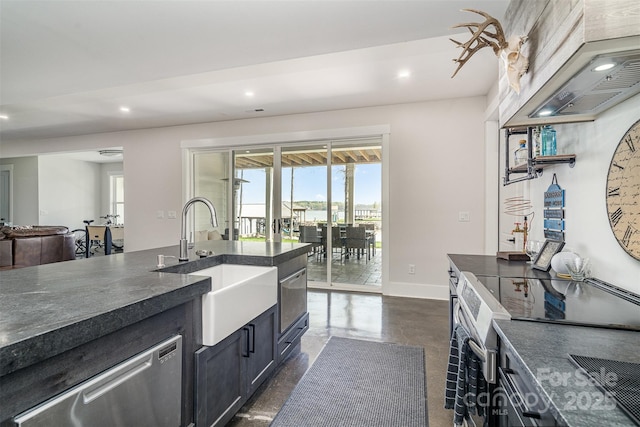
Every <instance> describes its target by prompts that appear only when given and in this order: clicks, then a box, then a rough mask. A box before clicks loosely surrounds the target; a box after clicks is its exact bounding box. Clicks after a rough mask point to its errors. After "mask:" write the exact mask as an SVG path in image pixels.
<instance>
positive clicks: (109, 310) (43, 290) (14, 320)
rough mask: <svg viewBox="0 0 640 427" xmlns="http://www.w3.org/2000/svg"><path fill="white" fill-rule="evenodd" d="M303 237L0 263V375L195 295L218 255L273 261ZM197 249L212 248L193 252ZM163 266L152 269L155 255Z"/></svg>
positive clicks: (292, 251)
mask: <svg viewBox="0 0 640 427" xmlns="http://www.w3.org/2000/svg"><path fill="white" fill-rule="evenodd" d="M307 247H308V245H307V244H290V243H271V244H265V243H260V242H236V241H207V242H202V243H198V244H197V245H196V247H195V248H194V249H192V250H190V251H189V255H190V259H189V261H188V262H182V263H178V261H177V255H178V252H179V249H178V246H177V245H176V246H170V247H165V248H158V249H150V250H144V251H137V252H129V253H123V254H114V255H110V256H100V257H92V258H89V259H81V260H75V261H67V262H61V263H55V264H46V265H41V266H36V267H27V268H22V269H15V270H5V271H0V307H1V309H0V376H2V375H6V374H8V373H10V372H13V371H16V370H18V369H21V368H24V367H26V366H29V365H31V364H34V363H37V362H39V361H42V360H44V359H46V358H49V357H52V356H54V355H56V354H60V353H62V352H64V351H67V350H69V349H72V348H74V347H76V346H78V345H81V344H84V343H86V342H89V341H91V340H93V339H96V338H99V337H101V336H104V335H107V334H109V333H112V332H114V331H117V330H119V329H121V328H123V327H125V326H128V325H131V324H134V323H136V322H139V321H141V320H143V319H145V318H148V317H151V316H153V315H156V314H158V313H161V312H163V311H165V310H167V309H169V308H172V307H175V306H178V305H180V304H183V303H185V302H187V301H190V300H193V299H194V298H197V297H199V296H200V295H202V294H204V293H206V292H208V291H210V290H211V279H209V278H205V277H198V276H189V275H186V274H173V273H189V272H192V271H197V270H200V269H202V268H207V267H211V266H214V265H217V264H221V263H230V264H247V265H278V264H281V263H282V262H285V261H287V260H289V259H291V258H294V257H296V256H299V255H302V254H304V253H306V252H307ZM196 249H206V250H212V251H214V253H215V255H213V256H209V257H207V258H199V257H197V256H196V255H195V250H196ZM158 254H163V255H170V256H175V257H176V258H167V259H166V260H165V264H166V265H167V267H166V268H164V269H162V271H157V268H156V264H157V255H158Z"/></svg>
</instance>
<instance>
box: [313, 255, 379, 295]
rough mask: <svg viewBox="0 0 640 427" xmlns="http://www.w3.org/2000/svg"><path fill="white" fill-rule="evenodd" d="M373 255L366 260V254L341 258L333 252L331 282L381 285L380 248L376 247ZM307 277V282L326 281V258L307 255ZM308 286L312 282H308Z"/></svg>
mask: <svg viewBox="0 0 640 427" xmlns="http://www.w3.org/2000/svg"><path fill="white" fill-rule="evenodd" d="M375 252H376V253H375V255H374V254H373V253H371V259H370V260H369V261H368V262H367V259H366V255H364V256H361V257H360V259H358V258H357V257H356V256H355V255H351V256H350V257H349V258H348V259H345V258H344V256H343V257H342V258H341V257H340V253H339V252H335V253H334V254H333V257H332V261H331V274H332V276H333V283H336V284H349V285H367V286H382V249H381V248H376V251H375ZM307 272H308V275H307V279H308V281H309V282H321V283H327V258H324V256H322V255H320V256H319V257H318V256H316V254H311V255H309V259H308V264H307ZM310 286H313V284H311V283H310Z"/></svg>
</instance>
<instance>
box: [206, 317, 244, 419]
mask: <svg viewBox="0 0 640 427" xmlns="http://www.w3.org/2000/svg"><path fill="white" fill-rule="evenodd" d="M244 346H245V333H244V331H243V330H242V329H241V330H239V331H236V332H234V333H233V334H231V335H230V336H228V337H227V338H225V339H224V340H222V341H221V342H219V343H218V344H216V345H215V346H214V347H203V348H201V349H200V350H198V351H197V352H196V354H195V356H196V378H195V383H196V396H195V407H196V409H195V410H196V414H195V419H196V422H197V425H198V426H206V427H209V426H224V425H225V424H226V423H227V422H229V420H231V418H232V417H233V415H234V414H235V413H236V412H237V411H238V410H239V409H240V408H241V407H242V405H243V404H244V401H245V400H246V394H245V391H246V386H245V384H246V382H245V375H246V374H245V371H244V370H245V359H244V358H243V357H242V354H243V351H244Z"/></svg>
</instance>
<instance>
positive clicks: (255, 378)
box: [244, 305, 276, 396]
mask: <svg viewBox="0 0 640 427" xmlns="http://www.w3.org/2000/svg"><path fill="white" fill-rule="evenodd" d="M244 330H245V333H246V334H247V335H246V337H247V341H248V343H247V344H248V352H247V353H245V354H246V355H248V357H245V360H246V363H247V396H251V395H252V394H253V392H254V391H255V390H256V389H257V388H258V387H259V386H260V384H262V383H263V382H264V380H265V379H266V378H267V377H268V376H269V374H270V373H271V372H272V371H273V370H274V369H275V365H276V306H275V305H274V306H273V307H271V308H270V309H269V310H267V311H265V312H264V313H262V314H261V315H260V316H258V317H256V318H255V319H254V320H253V321H251V322H250V323H248V324H247V326H245V328H244Z"/></svg>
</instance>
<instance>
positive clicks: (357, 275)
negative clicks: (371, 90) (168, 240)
mask: <svg viewBox="0 0 640 427" xmlns="http://www.w3.org/2000/svg"><path fill="white" fill-rule="evenodd" d="M193 158H194V166H193V171H194V177H193V179H194V191H195V193H194V195H202V196H204V197H208V198H210V199H211V200H212V201H213V202H214V205H215V206H216V208H218V206H220V207H221V208H220V209H219V212H218V215H219V218H220V224H221V226H220V228H221V230H220V234H221V236H222V237H223V238H225V239H234V240H237V239H239V240H243V241H263V242H283V243H292V242H293V243H298V242H300V243H309V244H310V247H309V252H308V278H309V285H310V286H312V287H313V286H315V287H340V288H345V289H359V290H364V289H365V288H368V289H369V290H374V291H376V289H377V291H379V290H380V286H381V284H382V261H381V260H382V242H381V235H382V215H381V212H382V209H381V205H382V196H381V195H382V191H381V187H382V144H381V139H380V138H367V139H352V140H341V141H317V142H305V143H297V144H281V145H272V146H268V147H260V146H255V147H243V148H235V149H228V150H224V151H219V152H203V153H198V152H195V154H194V157H193ZM229 176H233V180H232V182H229V178H228V177H229ZM220 211H222V212H220ZM231 218H232V219H233V220H230V219H231ZM206 221H208V216H207V212H205V211H204V210H202V209H200V210H197V211H196V220H195V224H196V228H195V229H196V230H199V229H200V228H202V227H205V226H206V223H205V222H206ZM222 224H224V229H222V227H223V225H222Z"/></svg>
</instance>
